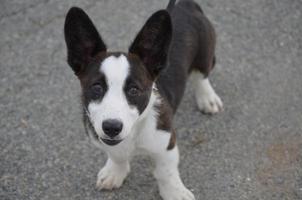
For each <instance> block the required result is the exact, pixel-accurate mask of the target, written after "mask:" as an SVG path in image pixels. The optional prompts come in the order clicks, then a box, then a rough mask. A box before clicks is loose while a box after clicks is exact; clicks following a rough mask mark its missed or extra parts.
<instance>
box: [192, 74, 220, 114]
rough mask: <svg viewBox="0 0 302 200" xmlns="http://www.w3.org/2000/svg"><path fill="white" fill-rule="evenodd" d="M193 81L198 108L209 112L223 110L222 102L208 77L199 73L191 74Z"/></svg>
mask: <svg viewBox="0 0 302 200" xmlns="http://www.w3.org/2000/svg"><path fill="white" fill-rule="evenodd" d="M192 75H193V77H194V83H195V98H196V102H197V105H198V108H199V109H200V110H201V111H203V112H205V113H209V114H215V113H218V112H220V111H222V110H223V103H222V101H221V99H220V97H219V96H218V95H217V94H216V92H215V91H214V89H213V87H212V86H211V84H210V81H209V79H208V78H204V76H203V75H202V74H201V73H194V74H192Z"/></svg>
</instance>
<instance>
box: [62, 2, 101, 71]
mask: <svg viewBox="0 0 302 200" xmlns="http://www.w3.org/2000/svg"><path fill="white" fill-rule="evenodd" d="M64 34H65V41H66V46H67V56H68V58H67V61H68V64H69V65H70V67H71V68H72V69H73V71H74V72H75V74H76V75H79V74H80V73H81V72H82V71H83V70H84V68H85V67H86V66H87V65H88V63H89V62H90V61H91V59H92V58H93V57H94V56H95V55H96V54H98V53H100V52H106V45H105V44H104V42H103V40H102V38H101V36H100V35H99V33H98V31H97V29H96V28H95V26H94V25H93V23H92V21H91V20H90V19H89V17H88V15H87V14H86V13H85V12H84V11H83V10H82V9H81V8H77V7H72V8H71V9H70V10H69V11H68V13H67V16H66V19H65V26H64Z"/></svg>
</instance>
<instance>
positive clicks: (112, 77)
mask: <svg viewBox="0 0 302 200" xmlns="http://www.w3.org/2000/svg"><path fill="white" fill-rule="evenodd" d="M100 71H101V72H103V73H104V74H105V77H106V79H107V84H108V85H109V86H111V85H121V84H122V83H124V82H125V80H126V78H127V76H128V73H129V63H128V60H127V58H126V57H125V56H124V55H120V56H119V57H115V56H110V57H108V58H106V59H105V60H104V61H103V62H102V64H101V66H100Z"/></svg>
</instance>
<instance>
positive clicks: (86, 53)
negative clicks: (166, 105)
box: [64, 7, 172, 145]
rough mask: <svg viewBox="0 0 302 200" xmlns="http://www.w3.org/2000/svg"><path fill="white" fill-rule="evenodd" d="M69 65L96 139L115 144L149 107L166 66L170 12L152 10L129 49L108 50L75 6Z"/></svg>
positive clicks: (69, 26)
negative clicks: (155, 85) (75, 77)
mask: <svg viewBox="0 0 302 200" xmlns="http://www.w3.org/2000/svg"><path fill="white" fill-rule="evenodd" d="M64 31H65V40H66V45H67V55H68V64H69V65H70V67H71V68H72V69H73V71H74V72H75V74H76V75H77V77H78V78H79V80H80V82H81V86H82V101H83V106H84V110H85V116H86V115H87V120H88V122H89V124H90V125H91V127H92V129H93V130H92V131H93V132H94V133H95V135H96V137H97V138H98V139H100V140H101V141H103V142H104V143H105V144H107V145H116V144H118V143H119V142H121V141H122V140H123V139H125V138H126V137H131V132H132V131H131V130H132V129H133V126H134V125H135V123H137V122H138V121H139V119H140V118H141V116H143V114H144V112H146V109H147V107H148V105H149V102H150V98H151V96H152V95H151V94H152V87H153V85H154V84H153V83H154V81H155V80H156V77H157V76H158V75H159V73H160V71H161V70H162V69H163V68H164V67H165V66H166V60H167V54H168V49H169V44H170V41H171V35H172V25H171V20H170V16H169V14H168V12H167V11H165V10H161V11H158V12H156V13H155V14H153V15H152V16H151V17H150V18H149V19H148V21H147V22H146V24H145V25H144V26H143V28H142V29H141V31H140V32H139V33H138V35H137V36H136V38H135V39H134V42H133V43H132V44H131V46H130V48H129V52H127V53H112V52H107V49H106V45H105V43H104V42H103V40H102V38H101V36H100V35H99V33H98V31H97V29H96V28H95V26H94V25H93V23H92V21H91V20H90V19H89V17H88V16H87V14H86V13H85V12H84V11H83V10H82V9H80V8H75V7H74V8H71V9H70V10H69V12H68V14H67V16H66V21H65V27H64Z"/></svg>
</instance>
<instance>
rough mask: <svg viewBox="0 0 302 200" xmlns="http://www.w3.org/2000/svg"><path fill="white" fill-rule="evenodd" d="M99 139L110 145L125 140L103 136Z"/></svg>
mask: <svg viewBox="0 0 302 200" xmlns="http://www.w3.org/2000/svg"><path fill="white" fill-rule="evenodd" d="M99 139H100V140H102V142H104V143H105V144H107V145H109V146H114V145H117V144H119V143H120V142H122V141H123V140H117V139H106V138H101V137H100V138H99Z"/></svg>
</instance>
